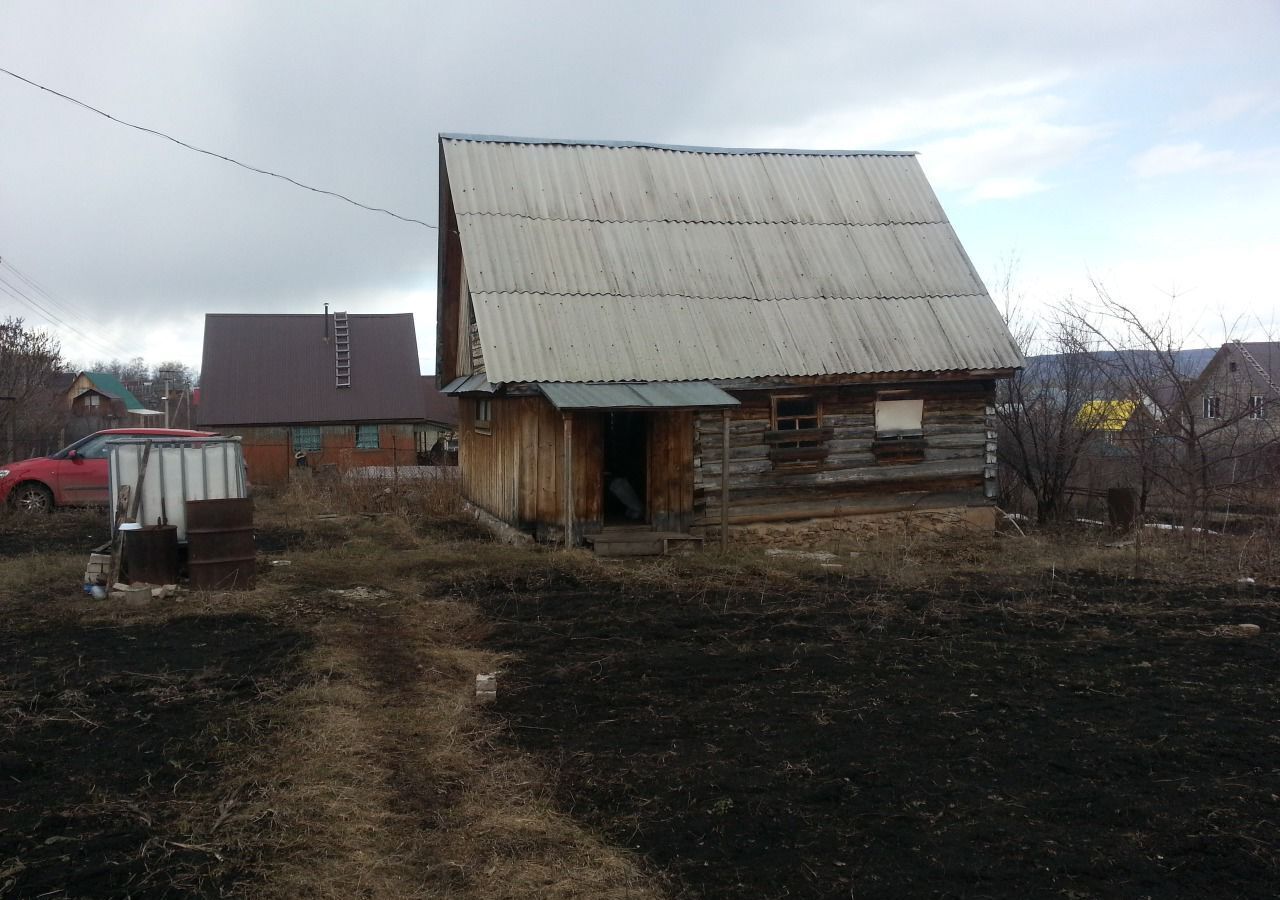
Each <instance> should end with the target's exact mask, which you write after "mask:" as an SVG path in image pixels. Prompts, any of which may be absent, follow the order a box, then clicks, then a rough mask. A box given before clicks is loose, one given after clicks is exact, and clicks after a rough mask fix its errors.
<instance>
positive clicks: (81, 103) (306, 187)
mask: <svg viewBox="0 0 1280 900" xmlns="http://www.w3.org/2000/svg"><path fill="white" fill-rule="evenodd" d="M0 72H3V73H4V74H6V75H9V76H11V77H13V78H16V79H18V80H19V81H22V82H26V83H27V84H29V85H31V86H32V87H34V88H39V89H40V90H42V91H45V92H47V93H50V94H53V95H54V96H55V97H61V98H62V99H63V100H67V101H69V102H71V103H74V104H75V105H76V106H80V107H83V108H84V109H87V110H89V112H92V113H97V114H98V115H100V116H103V117H104V118H107V119H110V120H111V121H112V122H115V123H116V124H117V125H124V126H125V127H127V128H133V129H135V130H137V131H143V132H146V133H147V134H153V135H155V136H156V137H160V138H164V139H165V140H166V141H172V142H173V143H175V144H177V145H178V146H179V147H183V148H185V149H187V150H193V151H195V152H196V153H203V154H204V155H205V156H212V157H213V158H214V159H220V160H222V161H223V162H229V163H231V164H232V165H235V166H239V167H240V168H242V169H248V170H249V171H250V172H256V173H257V174H259V175H269V176H271V177H272V178H279V179H280V180H281V181H287V182H289V184H292V185H293V186H295V187H300V188H303V189H304V190H308V191H314V192H315V193H317V194H325V195H327V196H329V197H334V198H336V199H338V200H342V201H345V202H346V203H350V204H351V205H352V206H358V207H360V208H361V209H365V210H368V211H369V212H376V213H384V214H386V215H388V216H391V217H392V218H395V219H399V220H400V221H402V222H411V223H413V224H414V225H421V226H423V227H424V228H436V227H437V226H435V225H432V224H431V223H430V222H424V221H422V220H421V219H415V218H413V217H412V216H402V215H400V213H397V212H392V211H391V210H389V209H383V208H382V207H381V206H369V205H368V204H366V203H361V202H360V201H359V200H352V199H351V198H350V197H348V196H347V195H346V194H339V193H338V192H337V191H327V190H325V189H324V188H318V187H313V186H311V185H309V184H303V183H302V182H301V181H297V180H296V179H293V178H290V177H289V176H288V175H281V174H280V173H279V172H272V171H270V170H268V169H260V168H258V167H257V166H251V165H249V164H248V163H242V162H240V160H238V159H232V158H231V157H230V156H225V155H223V154H221V153H216V152H214V151H213V150H205V149H203V148H201V147H197V146H195V145H193V144H188V143H187V142H186V141H180V140H178V139H177V138H176V137H173V136H172V135H169V134H165V133H164V132H163V131H156V130H155V129H154V128H147V127H146V126H144V125H135V124H134V123H133V122H126V121H125V120H124V119H118V118H116V117H115V116H113V115H111V114H110V113H108V112H103V111H102V110H100V109H98V108H97V107H96V106H90V105H89V104H88V103H85V102H84V101H83V100H77V99H76V98H75V97H69V96H67V95H66V94H64V93H62V92H61V91H55V90H54V89H53V88H51V87H45V86H44V85H43V84H40V83H39V82H35V81H32V80H31V79H30V78H24V77H23V76H21V75H19V74H18V73H17V72H10V71H9V70H8V69H6V68H4V67H3V66H0Z"/></svg>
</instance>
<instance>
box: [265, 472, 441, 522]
mask: <svg viewBox="0 0 1280 900" xmlns="http://www.w3.org/2000/svg"><path fill="white" fill-rule="evenodd" d="M447 471H449V474H447V475H443V476H440V477H434V478H421V479H412V480H411V479H396V478H366V479H349V478H332V479H325V478H304V479H300V480H297V481H293V482H290V483H289V485H288V486H286V487H285V488H283V489H281V490H280V491H279V492H277V493H275V494H274V495H270V496H267V497H265V498H264V499H265V501H266V502H260V503H259V507H260V509H261V510H262V515H263V516H265V519H264V520H265V521H279V522H283V523H293V522H298V521H307V520H311V519H314V518H315V517H317V516H321V515H392V516H398V517H401V518H405V519H410V520H423V521H435V522H448V521H451V520H454V519H457V518H459V517H461V516H462V515H463V506H464V504H463V498H462V492H461V490H460V488H459V484H458V479H457V477H456V475H455V474H454V473H453V472H452V471H451V470H447Z"/></svg>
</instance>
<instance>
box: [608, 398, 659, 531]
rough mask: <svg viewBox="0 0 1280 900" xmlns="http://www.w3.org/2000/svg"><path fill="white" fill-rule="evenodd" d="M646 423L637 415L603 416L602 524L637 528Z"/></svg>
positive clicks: (644, 513) (641, 518)
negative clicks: (626, 525) (625, 525)
mask: <svg viewBox="0 0 1280 900" xmlns="http://www.w3.org/2000/svg"><path fill="white" fill-rule="evenodd" d="M648 426H649V420H648V417H647V416H646V415H645V414H644V413H639V412H622V411H620V412H607V413H605V414H604V523H605V524H606V525H621V524H630V525H639V524H642V523H644V522H647V521H648V520H649V515H648V510H647V509H645V496H646V494H645V492H646V490H647V487H648V486H647V485H646V484H645V480H646V476H647V474H648V465H647V463H648V456H649V454H648V446H649V427H648Z"/></svg>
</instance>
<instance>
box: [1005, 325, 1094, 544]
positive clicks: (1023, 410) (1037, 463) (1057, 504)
mask: <svg viewBox="0 0 1280 900" xmlns="http://www.w3.org/2000/svg"><path fill="white" fill-rule="evenodd" d="M1049 328H1050V331H1049V333H1048V336H1047V339H1046V340H1043V341H1041V342H1039V344H1040V346H1039V349H1041V350H1042V351H1044V354H1043V355H1042V356H1041V357H1040V358H1038V359H1036V358H1033V359H1031V361H1030V363H1029V365H1028V366H1027V367H1026V368H1024V369H1022V370H1021V371H1019V372H1018V373H1016V374H1015V375H1014V377H1013V378H1011V379H1009V380H1008V381H1006V382H1002V383H1001V385H1000V388H999V394H998V403H997V404H996V417H997V420H998V422H999V425H1000V435H999V441H998V444H997V446H998V447H999V454H1000V461H1001V463H1002V464H1003V466H1004V468H1005V469H1006V471H1008V472H1010V473H1012V475H1013V476H1014V478H1015V479H1016V482H1017V483H1018V484H1019V485H1020V486H1021V487H1023V488H1025V489H1026V490H1027V492H1029V493H1030V494H1031V496H1032V498H1034V501H1035V506H1036V520H1037V521H1038V522H1040V523H1045V522H1049V521H1052V520H1055V519H1058V518H1060V517H1061V516H1063V515H1064V514H1065V513H1066V512H1067V492H1068V488H1069V486H1070V483H1071V479H1072V476H1073V475H1074V474H1075V473H1076V470H1077V469H1078V467H1079V465H1080V463H1081V461H1082V459H1083V458H1084V456H1085V454H1086V452H1087V450H1088V448H1089V447H1090V445H1091V444H1092V443H1093V441H1094V439H1095V437H1096V434H1097V432H1098V431H1099V429H1100V428H1101V427H1102V426H1103V424H1104V422H1105V420H1106V413H1105V409H1098V408H1096V407H1093V406H1091V405H1090V404H1092V403H1093V401H1095V400H1097V399H1098V398H1099V397H1100V396H1101V392H1100V389H1101V387H1102V378H1101V373H1100V371H1099V368H1098V363H1097V359H1096V357H1095V355H1094V353H1093V352H1092V345H1091V341H1090V337H1091V335H1092V333H1093V332H1092V329H1091V328H1090V327H1086V325H1084V324H1083V323H1081V322H1078V321H1076V320H1074V319H1072V318H1069V317H1061V318H1059V319H1057V320H1056V321H1054V322H1053V323H1051V325H1050V326H1049ZM1014 339H1015V340H1017V341H1018V342H1019V344H1020V345H1021V346H1022V347H1024V348H1028V349H1029V348H1031V347H1032V345H1033V344H1035V343H1037V342H1036V340H1035V332H1034V330H1033V329H1032V328H1031V327H1029V326H1025V325H1024V326H1022V327H1015V328H1014ZM1024 352H1025V351H1024ZM1090 410H1095V412H1093V413H1090Z"/></svg>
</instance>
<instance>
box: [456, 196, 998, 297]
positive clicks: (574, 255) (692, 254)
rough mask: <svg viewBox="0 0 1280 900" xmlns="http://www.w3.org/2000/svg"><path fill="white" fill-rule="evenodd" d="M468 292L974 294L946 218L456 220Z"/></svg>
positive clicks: (974, 281) (975, 286) (976, 283)
mask: <svg viewBox="0 0 1280 900" xmlns="http://www.w3.org/2000/svg"><path fill="white" fill-rule="evenodd" d="M458 227H459V230H460V232H461V234H462V240H463V246H464V247H470V246H474V247H501V248H503V252H502V253H495V254H493V255H491V256H486V257H484V258H482V259H473V258H472V257H470V256H468V257H467V283H468V285H469V286H470V288H471V290H472V291H479V292H483V293H494V292H501V291H518V292H523V293H533V294H615V295H618V296H622V297H636V296H643V295H646V294H656V295H659V296H683V297H720V298H724V297H749V298H751V299H753V300H787V299H794V298H804V297H940V296H944V295H947V294H981V293H983V287H982V282H981V281H980V280H979V279H978V277H977V275H975V274H974V272H973V269H972V268H971V266H970V265H969V260H968V258H967V257H966V256H965V255H964V252H963V251H962V250H961V249H960V245H959V243H958V242H957V241H956V240H955V235H954V233H953V232H952V230H951V226H950V225H948V224H946V223H945V222H942V223H933V224H920V225H916V224H911V225H824V226H803V225H794V224H775V223H761V224H756V223H752V224H732V223H725V222H569V221H559V220H554V219H527V218H518V217H514V216H481V215H466V216H460V217H459V218H458Z"/></svg>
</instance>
